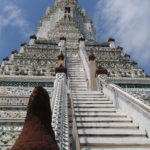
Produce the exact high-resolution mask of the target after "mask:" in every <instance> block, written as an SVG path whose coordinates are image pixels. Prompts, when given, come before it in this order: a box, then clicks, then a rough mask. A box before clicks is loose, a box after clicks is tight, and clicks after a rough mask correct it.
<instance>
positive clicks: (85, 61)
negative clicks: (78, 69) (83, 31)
mask: <svg viewBox="0 0 150 150" xmlns="http://www.w3.org/2000/svg"><path fill="white" fill-rule="evenodd" d="M79 54H80V58H81V60H82V63H83V67H84V70H85V73H86V77H87V85H88V88H89V90H91V76H90V67H89V62H88V56H87V52H86V50H85V41H80V43H79Z"/></svg>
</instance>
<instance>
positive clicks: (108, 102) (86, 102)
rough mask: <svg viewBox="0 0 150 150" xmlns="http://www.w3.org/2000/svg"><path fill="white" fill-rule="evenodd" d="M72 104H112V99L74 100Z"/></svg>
mask: <svg viewBox="0 0 150 150" xmlns="http://www.w3.org/2000/svg"><path fill="white" fill-rule="evenodd" d="M74 104H113V102H112V101H87V100H80V101H79V100H78V99H77V100H74Z"/></svg>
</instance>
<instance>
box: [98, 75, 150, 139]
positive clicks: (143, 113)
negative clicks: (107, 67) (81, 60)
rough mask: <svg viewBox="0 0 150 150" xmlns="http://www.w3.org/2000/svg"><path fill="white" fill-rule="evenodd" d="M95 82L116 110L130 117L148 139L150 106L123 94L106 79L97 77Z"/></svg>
mask: <svg viewBox="0 0 150 150" xmlns="http://www.w3.org/2000/svg"><path fill="white" fill-rule="evenodd" d="M97 80H99V81H98V82H97V84H100V85H99V87H100V89H101V90H102V91H103V93H104V94H105V96H106V97H108V98H109V99H110V100H112V101H113V102H114V104H115V105H116V108H117V109H120V110H121V111H123V112H125V113H126V114H127V115H128V116H130V117H132V118H133V120H135V121H136V122H137V123H139V125H140V128H141V129H143V130H146V132H147V134H148V136H149V137H150V106H148V105H146V104H144V103H143V102H141V101H140V100H139V99H137V98H135V97H133V96H132V95H130V94H129V93H127V92H125V91H124V90H123V89H122V88H120V87H119V86H117V85H115V84H113V83H109V82H107V77H105V78H103V77H102V76H101V75H99V76H98V78H97Z"/></svg>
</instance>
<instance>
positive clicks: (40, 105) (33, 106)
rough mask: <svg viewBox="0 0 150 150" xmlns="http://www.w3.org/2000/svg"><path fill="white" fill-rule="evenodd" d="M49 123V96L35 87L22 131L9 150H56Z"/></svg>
mask: <svg viewBox="0 0 150 150" xmlns="http://www.w3.org/2000/svg"><path fill="white" fill-rule="evenodd" d="M51 122H52V113H51V109H50V101H49V95H48V93H47V91H46V90H45V89H43V88H42V87H41V86H37V87H35V89H34V90H33V92H32V94H31V96H30V99H29V104H28V110H27V116H26V119H25V124H24V127H23V130H22V132H21V134H20V136H19V138H18V139H17V141H16V143H15V145H14V146H13V147H12V149H11V150H33V149H34V150H58V146H57V144H56V141H55V136H54V132H53V130H52V127H51Z"/></svg>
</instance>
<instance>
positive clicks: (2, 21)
mask: <svg viewBox="0 0 150 150" xmlns="http://www.w3.org/2000/svg"><path fill="white" fill-rule="evenodd" d="M8 27H15V28H17V29H18V31H19V32H20V33H21V34H22V36H23V37H26V36H28V35H29V33H31V24H30V22H28V21H27V20H26V19H25V17H24V14H23V11H22V10H21V9H20V8H19V7H18V6H17V5H15V3H11V2H9V1H7V0H2V1H1V5H0V33H1V32H2V31H3V30H4V29H6V28H8Z"/></svg>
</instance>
